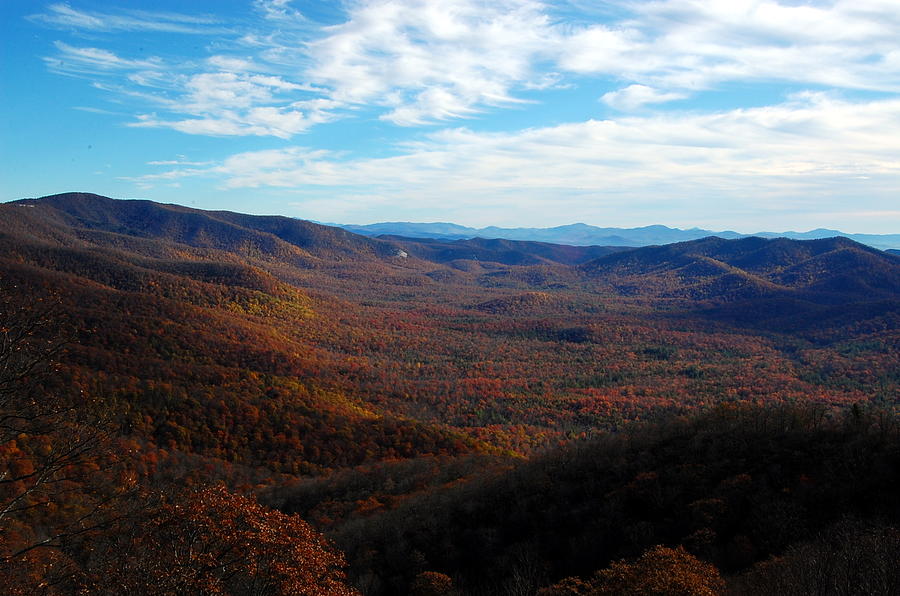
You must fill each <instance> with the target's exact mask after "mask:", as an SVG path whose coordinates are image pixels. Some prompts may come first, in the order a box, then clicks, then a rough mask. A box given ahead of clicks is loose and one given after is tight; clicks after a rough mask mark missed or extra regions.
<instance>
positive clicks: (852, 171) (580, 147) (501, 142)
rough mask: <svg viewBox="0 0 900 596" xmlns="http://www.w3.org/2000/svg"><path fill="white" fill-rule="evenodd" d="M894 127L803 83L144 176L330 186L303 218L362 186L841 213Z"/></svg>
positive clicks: (886, 177) (887, 151) (896, 167)
mask: <svg viewBox="0 0 900 596" xmlns="http://www.w3.org/2000/svg"><path fill="white" fill-rule="evenodd" d="M897 130H900V100H883V101H872V102H865V103H853V102H847V101H843V100H839V99H835V98H833V97H830V96H828V95H824V94H801V95H798V96H796V97H794V98H792V99H791V100H790V101H788V102H785V103H783V104H780V105H777V106H769V107H763V108H753V109H738V110H730V111H726V112H721V113H714V114H683V113H672V114H665V115H654V116H642V117H628V118H622V119H618V120H591V121H587V122H582V123H573V124H566V125H560V126H554V127H545V128H535V129H529V130H525V131H521V132H517V133H508V134H497V133H494V134H487V133H478V132H473V131H470V130H467V129H451V130H444V131H440V132H437V133H434V134H433V135H431V136H430V137H429V138H428V139H427V140H426V141H423V142H419V143H413V144H408V145H407V146H405V151H404V152H403V153H401V154H399V155H397V156H393V157H387V158H378V159H371V158H370V159H349V160H348V159H344V158H342V157H341V156H339V155H335V154H332V153H329V152H325V151H314V150H311V149H307V148H300V147H290V148H286V149H279V150H267V151H256V152H245V153H240V154H236V155H233V156H231V157H230V158H228V159H226V160H224V161H223V162H221V163H218V164H215V165H213V166H211V167H208V168H200V169H196V168H193V169H172V170H169V171H167V172H165V173H163V174H156V175H154V176H153V177H149V178H147V179H145V180H144V182H150V181H151V180H153V179H156V178H158V177H160V176H164V177H182V176H193V175H201V176H204V177H212V178H214V179H218V180H220V185H221V186H222V187H223V188H227V189H252V188H257V189H258V188H284V189H304V190H305V192H306V193H307V194H315V193H316V191H315V190H314V189H315V188H319V189H320V192H327V194H329V195H330V196H331V197H332V199H331V200H330V204H329V205H330V206H329V207H328V209H329V212H328V213H324V212H323V213H321V214H316V213H313V214H311V215H307V216H308V217H316V216H317V215H318V216H319V217H323V218H327V217H326V216H330V217H331V219H332V220H334V218H336V217H338V215H340V213H341V211H342V209H343V210H344V212H345V216H344V219H345V220H346V218H347V217H348V216H349V214H351V213H353V211H354V210H357V211H358V210H359V208H360V205H359V204H356V203H354V201H360V200H361V198H360V197H363V196H365V197H369V199H371V201H370V203H369V205H370V206H371V205H372V204H378V203H379V202H380V201H382V200H384V197H388V196H392V197H394V200H413V199H414V200H415V201H416V203H417V205H418V206H419V207H422V206H430V207H435V208H440V207H441V206H442V205H455V206H456V207H461V206H462V205H464V204H466V203H467V202H472V204H477V205H479V208H481V209H486V210H488V211H490V209H496V210H498V211H500V210H502V209H503V208H508V205H509V201H510V200H511V199H512V198H514V200H515V201H516V203H517V205H520V206H523V208H527V205H529V204H535V205H537V204H541V203H546V202H547V201H550V202H557V203H559V204H560V205H562V206H565V207H566V208H567V209H576V210H577V211H578V212H580V213H590V212H594V213H597V214H598V216H599V215H602V214H607V215H608V214H609V213H612V212H614V211H615V210H617V209H619V210H621V209H623V208H624V207H626V206H627V205H630V204H633V203H644V204H656V205H658V206H657V210H658V211H659V213H660V214H662V213H664V212H665V211H666V210H671V211H672V212H673V213H675V212H677V211H678V210H681V209H684V207H685V204H686V203H690V204H692V205H693V206H694V207H696V208H704V207H705V208H707V209H708V210H709V211H710V212H714V211H722V210H723V209H725V210H729V209H730V210H732V211H735V212H737V211H740V210H741V209H750V208H751V207H752V208H762V209H764V210H765V209H769V210H773V211H778V210H779V209H781V206H782V203H783V202H784V201H785V199H787V198H790V199H791V204H794V205H796V202H797V200H800V201H803V200H806V199H807V198H809V197H816V198H817V199H816V200H820V201H824V202H825V203H828V204H830V205H831V208H833V209H840V210H845V209H846V205H845V204H843V203H842V201H843V199H841V198H840V197H841V196H843V195H842V193H844V194H845V193H846V192H847V191H848V189H849V190H852V189H854V188H855V189H857V190H855V191H854V194H855V195H859V205H858V206H859V207H860V208H861V209H862V208H864V207H866V206H867V205H868V206H869V207H870V208H871V209H875V206H876V205H877V204H878V201H884V200H885V199H886V198H887V197H889V196H891V195H892V194H894V193H895V191H896V187H895V186H894V184H895V182H896V179H897V176H898V175H900V158H898V155H900V138H898V136H897V135H896V134H895V131H897ZM348 189H349V190H348ZM863 189H865V193H868V194H869V196H862V195H863V194H864V193H863V192H862V190H863ZM350 197H356V198H355V199H353V200H351V199H350ZM342 201H346V202H343V203H342ZM831 203H833V204H831ZM341 204H342V205H343V207H338V206H337V205H341ZM323 209H324V208H323Z"/></svg>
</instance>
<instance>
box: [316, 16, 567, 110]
mask: <svg viewBox="0 0 900 596" xmlns="http://www.w3.org/2000/svg"><path fill="white" fill-rule="evenodd" d="M555 35H556V33H555V32H554V28H553V26H552V24H551V22H550V19H549V17H548V16H547V15H546V14H545V13H544V11H543V6H542V5H541V4H540V3H538V2H534V1H531V0H506V1H503V2H496V1H486V0H449V1H448V0H406V1H399V0H379V1H372V2H359V3H356V4H354V5H353V6H352V8H351V10H350V15H349V18H348V20H347V21H346V22H345V23H343V24H341V25H337V26H333V27H329V28H326V29H325V35H324V36H323V37H321V38H320V39H318V40H315V41H312V42H311V43H310V44H309V53H310V56H311V58H312V61H313V66H312V67H311V69H310V70H309V75H310V77H311V78H312V79H313V80H315V81H316V82H317V83H319V84H320V85H323V86H325V87H328V88H329V89H330V96H331V97H332V98H333V99H335V100H338V101H342V102H346V103H350V104H375V105H379V106H382V107H384V108H386V110H387V111H386V112H385V113H384V115H383V116H382V117H383V119H385V120H388V121H391V122H394V123H395V124H400V125H413V124H421V123H425V122H430V121H434V120H445V119H448V118H458V117H466V116H471V115H472V114H474V113H476V112H477V111H479V110H480V109H482V108H483V107H485V106H499V105H504V104H507V103H510V102H514V101H515V100H514V99H513V96H512V89H513V87H515V86H516V85H524V84H525V83H528V82H530V81H543V80H545V78H546V74H545V73H541V74H538V73H536V71H535V69H534V62H535V61H536V60H537V59H538V58H539V57H540V56H542V55H543V53H544V51H545V49H546V47H547V45H548V43H554V42H553V38H554V37H555Z"/></svg>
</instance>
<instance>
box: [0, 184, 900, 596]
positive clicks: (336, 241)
mask: <svg viewBox="0 0 900 596" xmlns="http://www.w3.org/2000/svg"><path fill="white" fill-rule="evenodd" d="M898 416H900V257H898V256H897V255H894V254H890V253H888V252H884V251H880V250H877V249H874V248H870V247H868V246H865V245H862V244H859V243H856V242H854V241H852V240H849V239H846V238H829V239H822V240H804V241H799V240H789V239H785V238H776V239H762V238H756V237H748V238H741V239H736V240H724V239H720V238H715V237H710V238H704V239H701V240H693V241H690V242H683V243H678V244H668V245H663V246H650V247H644V248H627V249H626V248H622V247H599V246H591V247H585V246H581V247H576V246H562V245H554V244H546V243H539V242H525V241H511V240H483V239H474V240H456V241H438V240H427V239H413V238H405V237H399V236H380V237H364V236H360V235H356V234H353V233H350V232H348V231H345V230H342V229H339V228H334V227H328V226H323V225H318V224H314V223H311V222H307V221H303V220H297V219H290V218H286V217H274V216H273V217H261V216H250V215H242V214H238V213H232V212H224V211H215V212H214V211H201V210H195V209H189V208H186V207H179V206H175V205H163V204H158V203H153V202H149V201H125V200H115V199H110V198H106V197H101V196H97V195H91V194H84V193H69V194H64V195H55V196H50V197H44V198H41V199H24V200H21V201H14V202H11V203H5V204H2V205H0V586H5V588H0V591H4V593H10V594H110V595H112V594H159V595H164V594H165V595H175V594H229V595H244V594H247V595H250V594H253V595H262V594H305V595H317V594H364V595H366V596H387V595H393V594H413V595H420V596H425V595H451V594H456V595H464V594H465V595H468V594H472V595H476V596H486V595H489V594H498V595H510V596H514V595H516V596H518V595H535V594H540V595H542V596H575V595H595V594H659V595H697V596H700V595H704V596H706V595H714V594H722V595H724V594H735V595H752V594H774V593H780V594H797V595H800V594H829V595H830V594H884V595H887V594H896V593H900V573H898V572H897V569H896V561H897V560H898V558H900V498H898V497H900V492H898V491H900V489H898V487H900V417H898Z"/></svg>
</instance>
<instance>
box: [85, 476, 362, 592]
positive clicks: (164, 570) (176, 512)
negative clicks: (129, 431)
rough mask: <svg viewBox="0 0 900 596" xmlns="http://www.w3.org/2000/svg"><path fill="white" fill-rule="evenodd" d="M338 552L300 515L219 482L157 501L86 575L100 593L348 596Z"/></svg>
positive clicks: (92, 589)
mask: <svg viewBox="0 0 900 596" xmlns="http://www.w3.org/2000/svg"><path fill="white" fill-rule="evenodd" d="M344 565H345V563H344V558H343V555H342V554H341V553H340V552H339V551H336V550H335V549H333V548H332V546H331V545H330V543H329V542H328V541H327V540H326V539H325V538H324V537H323V536H322V535H321V534H320V533H318V532H316V531H315V530H313V529H312V527H310V526H309V524H307V523H306V522H304V521H303V520H301V519H300V518H299V517H298V516H293V515H285V514H283V513H280V512H278V511H274V510H271V509H267V508H265V507H263V506H261V505H260V504H258V503H257V502H256V501H255V500H254V499H251V498H248V497H244V496H240V495H236V494H232V493H229V492H228V491H227V490H225V489H224V488H222V487H215V488H207V489H204V490H200V491H196V492H189V493H187V494H185V495H183V496H182V497H180V498H177V499H174V500H169V501H167V502H164V503H162V504H161V505H159V506H157V507H156V508H155V510H153V511H151V512H150V514H149V519H147V520H146V521H145V522H144V523H143V524H142V525H140V526H135V527H133V528H132V532H131V535H130V537H127V538H124V539H120V540H118V541H114V542H113V543H112V544H111V545H110V548H108V549H107V554H106V555H105V556H104V557H102V558H101V560H100V561H96V562H95V563H94V565H93V569H92V571H91V573H90V576H91V580H90V585H89V586H88V588H89V591H91V592H92V593H99V594H147V595H158V596H162V595H173V596H174V595H177V594H223V595H234V596H236V595H245V594H247V595H250V594H253V595H264V594H271V595H288V594H290V595H298V596H352V595H353V594H356V593H357V592H356V591H355V590H353V589H352V588H350V587H348V586H347V585H346V584H345V583H344V573H343V571H342V569H343V567H344Z"/></svg>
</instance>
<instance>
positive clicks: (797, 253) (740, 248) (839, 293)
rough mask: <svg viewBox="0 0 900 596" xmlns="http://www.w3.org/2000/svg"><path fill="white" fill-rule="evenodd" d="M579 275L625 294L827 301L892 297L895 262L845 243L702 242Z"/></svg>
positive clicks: (597, 265) (899, 264) (619, 256)
mask: <svg viewBox="0 0 900 596" xmlns="http://www.w3.org/2000/svg"><path fill="white" fill-rule="evenodd" d="M580 270H581V271H582V272H584V273H585V274H586V275H588V276H591V277H593V278H598V279H604V280H609V281H611V283H613V284H614V285H615V286H616V287H619V288H621V289H624V290H625V291H628V292H631V293H650V294H657V295H660V296H670V297H673V296H682V297H690V298H695V299H696V298H702V299H707V298H728V299H737V298H750V297H754V296H762V295H771V294H777V293H782V294H788V293H789V294H791V295H794V296H798V297H803V298H804V299H811V300H814V301H834V300H840V299H845V300H847V299H863V298H864V299H867V300H868V299H872V300H874V299H878V298H896V297H897V296H898V295H900V259H897V258H895V257H893V256H891V255H889V254H886V253H884V252H882V251H879V250H876V249H873V248H870V247H867V246H864V245H862V244H859V243H856V242H853V241H852V240H849V239H847V238H828V239H822V240H806V241H798V240H788V239H785V238H775V239H763V238H757V237H752V238H742V239H739V240H723V239H721V238H716V237H710V238H705V239H702V240H695V241H691V242H681V243H677V244H669V245H665V246H655V247H646V248H639V249H635V250H631V251H627V252H621V253H616V254H612V255H608V256H606V257H601V258H599V259H595V260H593V261H590V262H588V263H584V264H583V265H581V266H580Z"/></svg>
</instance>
